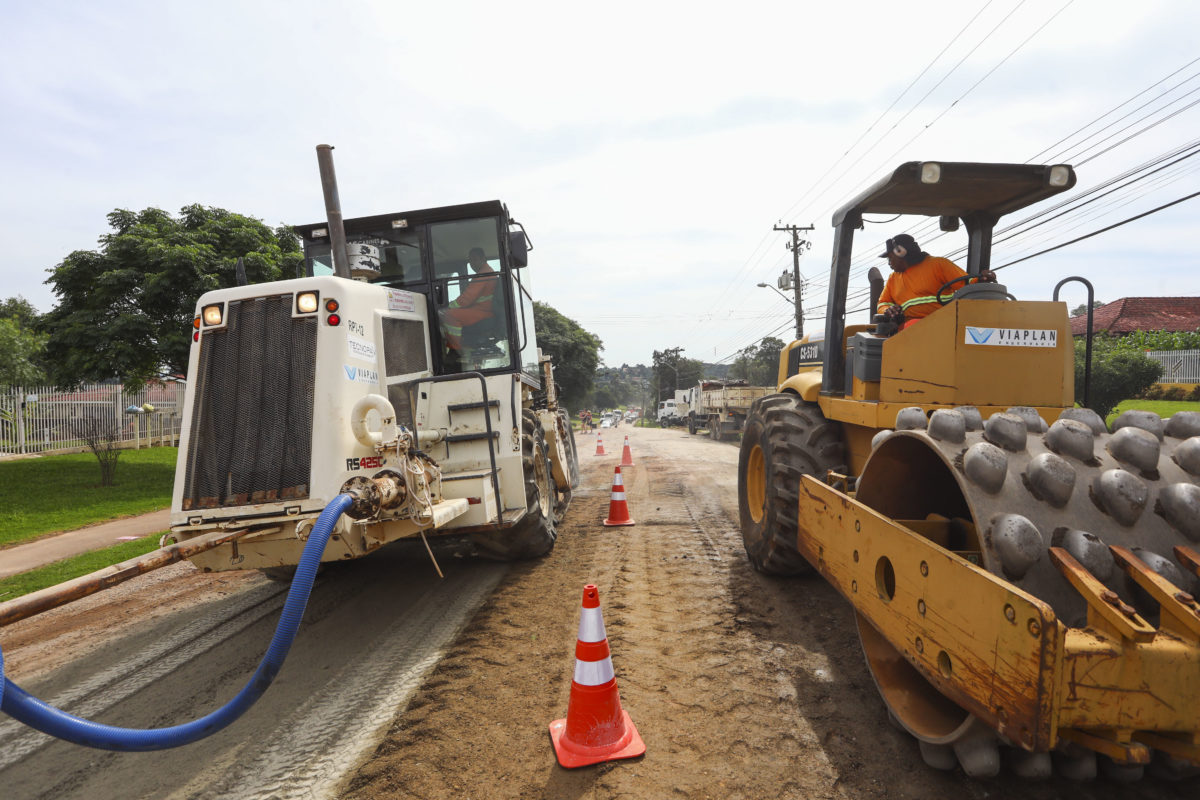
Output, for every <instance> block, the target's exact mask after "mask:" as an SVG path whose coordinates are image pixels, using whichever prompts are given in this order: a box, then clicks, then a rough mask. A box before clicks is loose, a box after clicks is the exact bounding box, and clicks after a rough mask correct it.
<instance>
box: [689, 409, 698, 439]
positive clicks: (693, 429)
mask: <svg viewBox="0 0 1200 800" xmlns="http://www.w3.org/2000/svg"><path fill="white" fill-rule="evenodd" d="M688 433H690V434H691V435H692V436H695V435H696V415H695V414H688Z"/></svg>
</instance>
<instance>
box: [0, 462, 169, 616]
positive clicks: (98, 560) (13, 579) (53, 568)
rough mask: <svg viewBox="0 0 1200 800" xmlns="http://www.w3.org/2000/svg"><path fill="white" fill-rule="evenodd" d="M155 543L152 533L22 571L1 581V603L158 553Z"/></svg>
mask: <svg viewBox="0 0 1200 800" xmlns="http://www.w3.org/2000/svg"><path fill="white" fill-rule="evenodd" d="M122 458H124V456H122ZM158 540H159V534H157V533H154V534H151V535H150V536H143V537H142V538H141V539H134V540H133V541H132V542H122V543H121V544H116V545H113V546H112V547H106V548H104V549H103V550H93V551H92V552H90V553H84V554H82V555H78V556H74V557H72V558H65V559H63V560H62V561H55V562H54V563H53V564H47V565H46V566H44V567H39V568H37V569H35V570H30V571H29V572H22V573H21V574H19V575H11V576H9V577H7V578H0V602H4V601H5V600H12V599H13V598H16V597H20V596H21V595H23V594H29V593H30V592H36V591H37V590H38V589H45V588H46V587H47V586H56V585H58V584H60V583H62V582H63V581H69V580H71V579H72V578H78V577H79V576H80V575H87V574H88V573H89V572H95V571H96V570H98V569H104V568H105V567H109V566H112V565H113V564H120V563H121V562H122V561H125V560H126V559H130V558H135V557H137V556H140V555H144V554H145V553H149V552H150V551H151V550H157V549H158Z"/></svg>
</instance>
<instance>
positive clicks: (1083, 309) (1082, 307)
mask: <svg viewBox="0 0 1200 800" xmlns="http://www.w3.org/2000/svg"><path fill="white" fill-rule="evenodd" d="M1102 305H1104V301H1103V300H1093V301H1092V308H1099V307H1100V306H1102ZM1087 309H1088V307H1087V303H1080V304H1079V305H1077V306H1075V308H1073V309H1071V316H1072V317H1078V316H1079V315H1080V314H1086V313H1087Z"/></svg>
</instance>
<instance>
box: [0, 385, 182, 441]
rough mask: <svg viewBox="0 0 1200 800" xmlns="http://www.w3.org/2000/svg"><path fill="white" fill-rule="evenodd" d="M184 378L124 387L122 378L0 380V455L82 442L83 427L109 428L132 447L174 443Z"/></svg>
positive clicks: (177, 433)
mask: <svg viewBox="0 0 1200 800" xmlns="http://www.w3.org/2000/svg"><path fill="white" fill-rule="evenodd" d="M183 393H184V384H183V383H182V382H178V381H171V382H169V383H154V384H151V385H148V386H146V387H145V388H144V389H142V390H141V391H140V392H134V393H126V392H125V387H124V386H122V385H121V384H108V383H92V384H84V385H83V386H81V387H80V388H78V389H76V390H72V391H60V390H58V389H55V388H53V387H50V386H0V455H17V454H22V453H47V452H53V451H57V450H68V449H72V448H79V447H84V446H86V444H87V443H86V441H85V440H84V438H83V435H82V433H83V430H84V429H85V428H88V427H91V428H92V429H93V430H95V429H97V428H98V429H101V430H106V431H107V430H112V431H113V432H115V433H116V436H117V438H118V439H119V441H121V442H123V443H126V444H127V445H131V446H133V447H149V446H153V445H159V444H164V445H165V444H178V442H179V430H180V419H181V417H182V414H183Z"/></svg>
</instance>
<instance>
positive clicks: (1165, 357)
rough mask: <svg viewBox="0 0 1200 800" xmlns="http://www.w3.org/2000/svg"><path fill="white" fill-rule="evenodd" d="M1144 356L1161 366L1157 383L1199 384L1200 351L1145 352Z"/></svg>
mask: <svg viewBox="0 0 1200 800" xmlns="http://www.w3.org/2000/svg"><path fill="white" fill-rule="evenodd" d="M1146 356H1147V357H1148V358H1151V359H1153V360H1154V361H1157V362H1158V363H1160V364H1162V365H1163V374H1162V377H1161V378H1159V379H1158V382H1159V383H1200V350H1147V351H1146Z"/></svg>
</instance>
